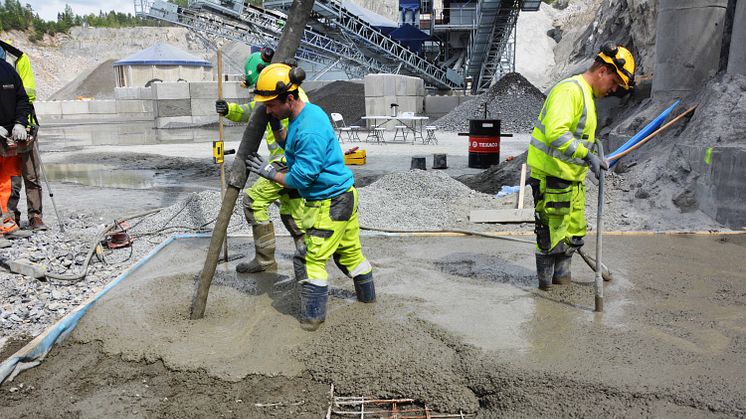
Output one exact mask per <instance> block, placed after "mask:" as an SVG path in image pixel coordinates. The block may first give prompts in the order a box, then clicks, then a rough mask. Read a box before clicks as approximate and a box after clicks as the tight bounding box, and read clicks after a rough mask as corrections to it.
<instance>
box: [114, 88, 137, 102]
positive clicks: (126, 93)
mask: <svg viewBox="0 0 746 419" xmlns="http://www.w3.org/2000/svg"><path fill="white" fill-rule="evenodd" d="M139 94H140V88H139V87H115V88H114V98H115V99H118V100H132V99H138V95H139Z"/></svg>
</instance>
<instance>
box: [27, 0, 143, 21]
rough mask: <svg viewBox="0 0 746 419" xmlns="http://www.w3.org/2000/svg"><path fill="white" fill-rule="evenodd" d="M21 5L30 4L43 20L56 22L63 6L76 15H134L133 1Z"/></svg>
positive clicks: (59, 0)
mask: <svg viewBox="0 0 746 419" xmlns="http://www.w3.org/2000/svg"><path fill="white" fill-rule="evenodd" d="M20 2H21V4H22V5H26V4H30V5H31V8H32V9H34V11H35V12H36V13H38V14H39V16H41V18H42V19H44V20H57V13H61V12H64V11H65V4H69V5H70V7H72V8H73V12H74V13H75V14H78V15H87V14H89V13H94V14H98V12H99V10H103V11H104V12H108V11H109V10H114V11H117V12H123V13H131V14H135V6H134V1H133V0H20Z"/></svg>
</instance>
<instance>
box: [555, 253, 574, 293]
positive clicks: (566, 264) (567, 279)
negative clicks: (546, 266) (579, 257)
mask: <svg viewBox="0 0 746 419" xmlns="http://www.w3.org/2000/svg"><path fill="white" fill-rule="evenodd" d="M571 263H572V254H571V255H570V256H567V255H565V254H560V255H557V256H555V259H554V275H552V284H555V285H569V284H570V283H571V282H572V276H571V275H570V264H571Z"/></svg>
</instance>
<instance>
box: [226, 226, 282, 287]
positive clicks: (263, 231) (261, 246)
mask: <svg viewBox="0 0 746 419" xmlns="http://www.w3.org/2000/svg"><path fill="white" fill-rule="evenodd" d="M251 231H252V232H253V234H254V248H255V249H256V256H254V259H253V260H252V261H251V262H241V263H239V264H238V265H236V272H238V273H242V274H245V273H256V272H264V271H275V270H277V262H275V228H274V226H273V225H272V223H271V222H270V223H266V224H257V225H253V226H251Z"/></svg>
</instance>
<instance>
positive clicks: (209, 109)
mask: <svg viewBox="0 0 746 419" xmlns="http://www.w3.org/2000/svg"><path fill="white" fill-rule="evenodd" d="M204 115H210V116H217V113H216V112H215V99H192V116H204Z"/></svg>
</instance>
